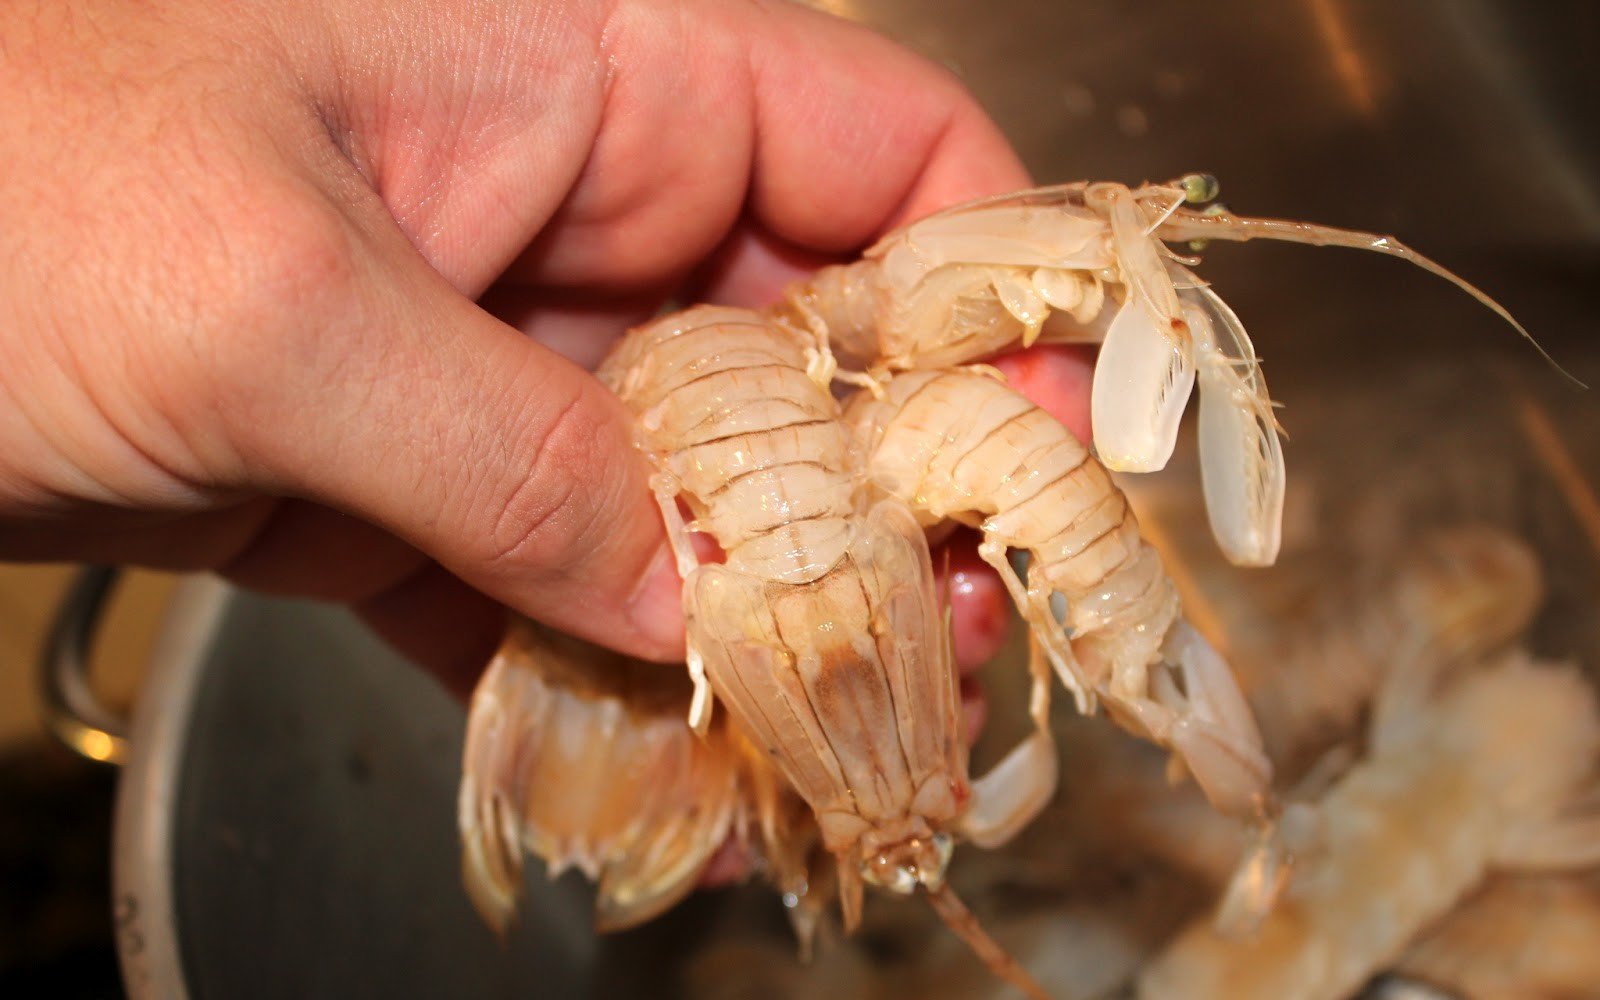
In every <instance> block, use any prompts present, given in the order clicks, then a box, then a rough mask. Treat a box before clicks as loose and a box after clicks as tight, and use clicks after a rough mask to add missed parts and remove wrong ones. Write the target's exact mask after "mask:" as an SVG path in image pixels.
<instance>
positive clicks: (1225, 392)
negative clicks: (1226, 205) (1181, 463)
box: [1184, 288, 1285, 566]
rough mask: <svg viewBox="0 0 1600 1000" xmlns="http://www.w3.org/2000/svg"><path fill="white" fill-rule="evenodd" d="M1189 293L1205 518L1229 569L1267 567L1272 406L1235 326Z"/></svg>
mask: <svg viewBox="0 0 1600 1000" xmlns="http://www.w3.org/2000/svg"><path fill="white" fill-rule="evenodd" d="M1197 292H1198V294H1199V296H1200V297H1201V300H1202V302H1203V303H1204V305H1203V306H1201V307H1190V308H1186V309H1185V310H1184V312H1185V315H1186V317H1187V318H1188V321H1189V326H1190V329H1191V330H1192V331H1193V332H1194V336H1195V344H1196V350H1197V352H1198V353H1199V354H1200V362H1199V369H1200V373H1199V379H1200V481H1201V484H1202V485H1203V487H1204V490H1205V498H1206V515H1207V516H1208V517H1209V518H1210V520H1211V532H1212V534H1213V535H1215V536H1216V539H1217V545H1218V546H1219V547H1220V548H1221V549H1222V552H1223V554H1224V555H1226V556H1227V557H1228V560H1229V561H1230V562H1232V563H1234V564H1235V565H1238V566H1270V565H1272V563H1273V562H1274V561H1275V560H1276V559H1277V558H1278V547H1279V545H1280V543H1281V541H1282V526H1283V490H1284V479H1285V476H1284V467H1283V445H1282V443H1281V442H1280V441H1279V439H1278V425H1277V421H1276V420H1275V419H1274V418H1273V415H1272V401H1271V399H1270V398H1269V397H1268V396H1267V391H1266V385H1265V382H1264V380H1263V379H1262V377H1261V369H1260V367H1259V366H1258V365H1257V363H1256V359H1255V349H1254V348H1253V347H1252V346H1251V344H1250V338H1249V337H1248V336H1247V335H1246V334H1245V332H1244V326H1243V325H1242V324H1241V323H1240V322H1239V318H1238V317H1237V316H1235V315H1234V313H1233V311H1232V310H1231V309H1229V308H1228V307H1227V305H1226V304H1225V303H1224V302H1223V301H1222V299H1221V298H1219V297H1218V296H1217V295H1216V294H1215V293H1214V292H1212V291H1211V290H1210V289H1209V288H1202V289H1198V290H1197ZM1212 319H1216V320H1217V321H1218V322H1217V324H1216V327H1214V326H1213V324H1212ZM1217 327H1220V329H1218V328H1217Z"/></svg>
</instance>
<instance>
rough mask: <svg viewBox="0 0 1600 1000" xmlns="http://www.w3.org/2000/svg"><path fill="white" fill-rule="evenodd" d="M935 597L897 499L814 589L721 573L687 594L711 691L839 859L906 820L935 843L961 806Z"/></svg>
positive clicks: (913, 528)
mask: <svg viewBox="0 0 1600 1000" xmlns="http://www.w3.org/2000/svg"><path fill="white" fill-rule="evenodd" d="M932 589H933V571H932V565H931V563H930V562H929V561H928V557H927V553H926V546H925V543H924V542H923V540H922V533H921V529H920V527H918V526H917V524H916V522H915V521H914V520H913V519H912V518H911V516H910V514H909V513H908V512H906V511H905V510H904V508H902V507H900V506H899V505H898V504H897V503H894V502H893V501H888V502H885V503H882V504H879V505H878V506H876V507H875V508H874V509H873V510H872V511H871V512H870V513H869V514H868V515H866V516H865V517H864V518H862V519H861V520H860V521H859V522H858V523H857V524H856V525H855V528H854V537H853V538H852V540H851V542H850V544H849V545H848V547H847V549H846V555H845V557H844V559H843V560H841V562H840V564H839V565H838V566H836V567H835V568H834V569H833V570H831V571H830V572H829V573H827V574H825V575H824V576H823V577H821V578H819V579H817V580H814V581H811V582H810V583H807V584H802V585H796V584H786V583H781V582H775V581H771V580H764V579H761V578H759V577H755V576H751V575H748V574H744V573H741V572H739V571H737V570H734V569H730V568H728V567H719V566H706V567H702V569H701V570H700V571H699V573H698V574H697V575H696V578H695V580H694V581H693V583H692V593H691V595H690V598H689V628H690V630H691V635H692V636H693V637H694V638H695V640H696V642H697V644H698V645H699V646H700V648H701V649H702V650H703V651H704V655H705V657H706V667H707V672H708V673H709V675H710V677H711V679H712V683H713V686H714V687H715V688H716V690H717V691H718V692H719V694H720V696H721V697H722V698H723V699H724V700H725V701H726V702H727V703H728V704H729V707H730V710H732V711H734V712H735V713H736V715H737V716H738V717H739V718H740V720H741V721H743V722H745V723H746V724H747V726H748V728H749V730H750V731H751V733H752V735H753V736H755V737H756V740H757V742H758V743H759V744H760V745H761V747H762V749H763V750H764V751H765V752H766V753H768V754H769V755H770V756H771V757H772V759H773V761H774V762H775V763H776V765H777V766H778V768H779V770H780V771H781V772H782V773H783V774H784V775H785V776H786V777H788V778H789V780H790V781H791V782H792V783H793V784H794V786H795V788H796V790H797V791H798V792H799V793H800V795H801V796H802V797H803V798H805V800H806V801H807V802H808V803H809V804H810V805H811V807H812V808H813V809H814V810H815V811H816V813H817V815H818V819H819V822H820V823H821V825H822V827H823V834H824V837H825V839H826V841H827V843H828V847H829V848H830V849H831V850H834V851H835V852H844V851H849V850H853V849H854V848H855V846H856V842H857V841H858V840H859V839H860V837H861V836H862V834H863V833H865V832H867V831H868V830H870V829H872V828H874V827H879V826H885V825H892V824H894V823H896V822H899V821H902V820H907V819H909V818H910V817H911V815H912V814H916V815H917V816H918V817H919V818H920V819H921V820H923V821H925V822H926V823H927V824H928V826H929V827H930V833H931V832H932V830H933V829H937V828H939V827H940V826H942V825H944V824H947V823H948V822H950V821H951V820H953V819H954V817H955V816H956V815H957V814H958V813H959V811H960V808H961V806H962V805H963V804H964V801H965V797H966V791H965V781H966V779H965V773H966V758H965V749H964V747H963V745H962V743H961V741H960V739H959V738H958V722H959V702H958V698H957V694H956V690H955V681H954V671H953V669H951V668H950V667H949V666H948V661H947V660H945V659H944V657H945V656H946V653H945V648H944V647H945V644H944V642H943V639H942V636H941V634H940V632H939V624H938V618H937V615H936V614H935V613H934V608H935V605H934V602H933V600H932V599H931V596H932ZM930 658H932V659H933V661H934V662H933V663H932V664H931V665H930V664H929V663H928V662H927V661H928V660H929V659H930ZM930 782H931V783H932V784H931V786H930ZM941 783H942V788H943V791H940V790H939V789H940V788H941ZM930 787H931V788H932V789H933V790H932V791H930V790H928V789H929V788H930Z"/></svg>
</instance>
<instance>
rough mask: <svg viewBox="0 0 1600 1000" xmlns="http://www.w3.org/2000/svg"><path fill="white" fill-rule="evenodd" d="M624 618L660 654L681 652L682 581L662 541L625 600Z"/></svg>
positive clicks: (668, 654) (677, 654)
mask: <svg viewBox="0 0 1600 1000" xmlns="http://www.w3.org/2000/svg"><path fill="white" fill-rule="evenodd" d="M628 618H629V620H630V621H631V622H632V623H633V627H634V628H635V629H636V630H637V631H638V632H639V634H640V636H642V637H643V638H644V639H645V640H646V641H647V642H650V643H652V644H654V645H655V646H656V647H657V649H658V652H659V654H660V655H662V656H674V655H676V656H679V657H681V656H682V655H683V581H682V580H680V579H679V578H678V569H677V566H676V564H675V560H674V559H673V558H672V551H671V550H670V549H669V548H667V546H665V545H663V546H662V547H661V549H660V551H658V552H657V553H656V557H655V559H653V560H652V561H651V563H650V568H649V569H648V570H646V571H645V575H644V578H643V579H641V580H640V581H639V587H638V589H637V590H635V591H634V592H633V599H632V600H630V601H629V602H628Z"/></svg>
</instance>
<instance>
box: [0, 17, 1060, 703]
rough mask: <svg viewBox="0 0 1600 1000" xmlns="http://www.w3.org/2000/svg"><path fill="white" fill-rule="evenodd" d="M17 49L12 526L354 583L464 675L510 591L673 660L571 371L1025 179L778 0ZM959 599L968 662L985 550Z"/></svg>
mask: <svg viewBox="0 0 1600 1000" xmlns="http://www.w3.org/2000/svg"><path fill="white" fill-rule="evenodd" d="M0 53H3V57H0V98H3V99H4V101H5V103H6V106H7V109H8V110H7V114H6V115H5V116H3V118H0V151H3V153H4V157H5V160H6V162H7V163H8V164H12V167H10V168H8V170H7V171H6V172H5V174H4V176H3V178H0V188H3V192H0V205H4V206H5V207H4V209H0V212H3V213H4V214H3V217H0V227H3V231H4V232H5V233H6V234H7V237H6V238H7V242H8V251H9V252H8V253H7V254H6V255H5V257H4V259H3V260H0V344H3V346H4V356H5V357H6V359H7V363H6V364H5V365H4V367H3V368H0V556H3V557H5V558H12V559H83V560H93V561H101V562H129V563H139V564H144V565H151V566H159V567H166V568H173V569H202V568H204V569H214V570H217V571H219V572H221V573H223V574H224V575H226V576H228V577H230V578H232V579H234V580H236V581H238V582H240V583H243V584H245V585H248V586H252V587H257V588H260V589H264V590H268V591H275V592H287V593H295V594H302V595H309V596H316V597H322V598H328V599H335V600H340V601H344V602H348V603H349V604H350V605H351V606H353V607H354V608H355V609H356V610H357V611H358V612H359V613H360V614H361V615H362V616H363V617H364V618H366V619H367V621H369V622H370V623H371V624H372V625H373V626H375V627H376V628H377V629H378V630H379V631H380V632H381V633H383V634H384V635H386V636H387V637H388V638H390V639H391V640H392V641H394V642H395V643H396V644H398V645H399V646H400V647H401V648H403V649H405V650H406V651H407V652H408V653H410V654H411V655H412V656H413V657H414V658H416V659H417V660H419V661H420V662H422V663H424V664H426V665H428V666H430V667H432V668H433V669H434V670H436V671H438V672H440V673H441V675H442V676H445V677H447V678H454V679H455V681H456V686H457V687H458V689H459V688H460V686H461V684H462V683H463V681H464V680H466V679H469V678H471V677H472V676H475V674H476V672H477V670H478V669H479V668H480V667H481V665H482V663H483V662H484V661H485V660H486V658H487V654H488V651H489V650H490V649H491V648H492V646H493V644H494V642H495V640H496V639H497V637H498V634H499V631H500V629H501V626H502V620H501V613H500V611H499V609H498V605H499V604H500V603H503V604H507V605H510V606H512V607H514V608H517V609H518V610H520V611H523V612H525V613H527V614H529V615H532V616H534V617H536V618H539V619H540V620H542V621H545V622H547V623H549V624H551V625H554V626H556V627H558V628H562V629H565V630H568V631H571V632H573V633H576V634H579V635H582V636H585V637H587V638H591V639H595V640H597V641H600V642H603V643H605V644H606V645H609V646H613V647H616V648H618V649H621V650H623V651H626V652H631V653H635V654H638V655H643V656H648V657H653V658H661V659H675V658H679V657H681V655H682V654H681V642H682V636H681V627H682V625H681V614H680V607H679V597H678V593H679V581H678V579H677V576H676V574H675V572H674V571H673V568H672V561H671V560H670V558H669V557H668V555H667V552H666V549H665V547H664V545H663V539H662V534H661V527H660V523H659V518H658V516H657V514H656V511H655V509H654V506H653V504H652V501H651V499H650V494H649V492H648V490H647V488H646V479H647V476H648V470H647V469H646V468H645V467H644V465H643V462H642V459H641V458H640V457H639V456H638V455H637V454H636V453H635V452H634V450H633V449H632V448H631V446H630V442H629V435H628V431H627V426H626V422H625V418H624V416H623V414H622V412H621V409H620V407H619V405H618V404H617V403H616V401H615V400H614V399H613V398H612V397H611V396H610V394H608V393H607V392H606V391H605V390H604V389H603V388H602V387H601V386H600V385H599V384H598V383H597V382H596V381H594V379H593V378H592V377H591V376H590V375H588V374H587V373H586V372H585V371H584V370H583V367H582V365H583V364H588V363H592V362H593V361H594V360H595V359H597V358H598V357H599V355H600V354H601V353H602V352H603V351H604V349H605V346H606V345H607V344H608V343H609V342H610V341H611V339H613V338H614V337H615V336H616V335H617V334H618V333H619V332H620V331H621V330H622V329H624V328H625V327H626V326H628V325H629V324H631V323H633V322H636V321H638V320H641V319H643V318H645V317H646V316H648V315H649V314H651V313H652V312H653V311H655V309H656V308H657V307H658V306H659V304H660V303H662V302H663V301H665V300H666V299H667V298H668V297H669V296H672V295H674V294H676V295H678V296H679V297H680V298H682V299H684V300H686V301H696V300H703V301H717V302H727V303H734V304H762V303H764V302H766V301H768V300H769V299H770V298H771V297H772V296H773V294H774V293H775V292H776V290H777V289H778V288H780V287H781V286H782V285H783V284H784V283H786V282H787V281H788V280H790V279H791V278H792V277H794V276H796V275H798V274H800V273H802V272H803V271H804V270H805V269H808V268H809V267H811V266H813V265H815V264H816V263H819V262H821V261H824V260H828V259H832V258H833V257H836V256H839V255H844V254H847V253H849V252H850V251H852V250H854V249H858V248H859V247H860V246H861V245H863V244H865V243H867V242H868V241H870V240H871V239H872V238H873V237H874V236H875V235H877V234H879V233H881V232H883V231H884V230H886V229H888V228H891V227H892V226H894V225H896V224H898V223H900V222H902V221H906V220H908V219H910V218H914V217H916V216H919V215H921V214H924V213H926V212H927V211H929V210H931V209H933V208H936V207H938V206H941V205H944V204H946V203H949V202H953V201H957V200H960V199H964V198H968V197H972V196H976V195H980V194H985V193H990V192H994V191H1002V190H1009V189H1013V188H1017V187H1021V186H1023V185H1024V184H1026V182H1027V178H1026V176H1025V174H1024V173H1023V171H1022V169H1021V168H1020V166H1019V165H1018V164H1017V162H1016V160H1015V158H1014V156H1013V154H1012V153H1011V151H1010V150H1009V148H1008V147H1007V145H1006V143H1005V141H1004V140H1003V138H1002V137H1001V136H1000V135H999V133H998V132H997V130H996V129H995V128H994V126H993V125H992V124H991V123H990V122H989V121H988V120H987V118H985V117H984V115H983V114H982V113H981V111H980V110H979V109H978V107H977V106H976V104H975V103H974V102H973V101H972V99H971V98H970V97H969V96H968V95H967V94H966V93H965V92H964V91H963V90H962V89H961V88H960V87H959V85H958V84H956V83H955V82H954V81H953V80H952V79H951V78H950V77H949V76H948V75H946V74H945V73H943V72H942V71H940V70H938V69H936V68H933V67H932V66H930V65H929V64H927V63H925V62H923V61H922V60H920V59H917V58H915V57H913V56H911V55H909V54H907V53H905V52H903V51H902V50H900V49H898V48H896V47H895V46H893V45H891V44H889V43H888V42H886V41H884V40H882V39H879V38H877V37H875V36H873V35H871V34H869V33H867V32H865V31H862V30H860V29H858V28H855V27H853V26H851V25H848V24H846V23H844V22H841V21H837V20H834V19H832V18H828V17H826V16H823V15H820V14H816V13H813V12H810V11H807V10H804V9H801V8H798V7H792V6H788V5H779V4H762V3H732V2H713V0H707V2H703V3H688V2H669V0H661V2H635V3H624V4H608V3H602V2H599V0H568V2H553V3H531V2H526V3H518V4H502V5H494V6H492V7H489V8H485V7H484V6H482V5H475V4H468V3H460V2H451V3H445V4H420V3H416V2H404V0H402V2H398V3H391V4H383V5H373V4H363V3H358V2H354V0H349V2H341V3H320V4H312V3H304V2H289V3H279V4H263V5H250V6H241V5H233V4H230V5H214V4H205V3H201V2H197V0H172V2H165V3H156V4H138V5H132V4H116V3H111V2H108V0H64V2H61V3H53V4H10V5H7V6H6V7H4V8H3V9H0ZM1072 405H1073V407H1074V408H1075V409H1077V410H1081V411H1084V412H1086V404H1084V403H1083V402H1082V400H1074V401H1073V402H1072ZM957 565H958V566H959V565H960V563H959V559H958V560H957ZM963 590H965V592H963ZM952 601H953V603H955V604H956V606H957V623H958V634H957V644H956V645H957V650H958V653H959V654H960V655H961V658H962V659H963V661H965V662H968V663H972V662H977V661H979V660H981V659H987V657H988V655H989V654H992V652H993V646H994V643H995V642H996V641H997V635H998V633H997V632H996V630H995V629H994V628H993V626H992V624H990V623H991V622H992V621H993V620H994V617H995V615H997V614H1001V613H1003V607H1004V602H1003V594H1002V593H1001V592H1000V591H999V589H998V586H997V584H995V583H994V581H992V580H991V579H989V578H987V577H986V576H984V575H983V574H982V573H979V572H977V571H976V570H974V571H973V572H972V573H971V574H970V577H969V582H968V583H967V584H966V585H965V586H964V588H963V587H957V588H953V592H952Z"/></svg>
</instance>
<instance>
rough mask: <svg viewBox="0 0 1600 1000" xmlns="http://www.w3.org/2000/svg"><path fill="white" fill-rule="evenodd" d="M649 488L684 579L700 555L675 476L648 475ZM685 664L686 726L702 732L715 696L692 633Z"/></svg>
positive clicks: (686, 643) (697, 566)
mask: <svg viewBox="0 0 1600 1000" xmlns="http://www.w3.org/2000/svg"><path fill="white" fill-rule="evenodd" d="M650 489H651V492H653V493H654V494H655V498H656V506H657V507H659V508H661V523H662V525H663V527H665V529H666V532H667V544H668V545H670V546H672V555H673V558H674V559H676V560H677V563H678V576H679V578H681V579H683V580H685V581H687V580H688V579H689V578H690V577H691V576H692V575H693V574H694V572H695V570H697V569H699V568H700V559H699V557H697V556H696V555H695V554H694V546H693V545H692V544H691V543H690V541H689V526H688V525H687V524H685V523H684V520H683V513H682V512H681V511H680V510H678V494H679V493H680V492H681V487H680V484H679V483H678V481H677V478H676V477H674V476H672V475H669V474H667V473H657V474H656V475H653V476H651V477H650ZM684 646H685V651H684V667H685V669H687V670H688V672H689V680H691V681H693V682H694V696H693V697H692V698H691V699H690V700H689V727H690V728H691V729H693V730H694V731H695V732H696V733H698V734H700V735H701V736H704V735H705V733H706V727H707V726H709V725H710V724H711V710H712V707H713V706H714V705H715V703H716V696H715V695H713V694H712V692H711V682H710V681H709V680H708V679H707V678H706V659H705V656H704V655H703V654H702V653H701V652H700V647H699V644H698V643H697V642H696V641H695V640H694V637H693V636H685V637H684Z"/></svg>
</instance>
